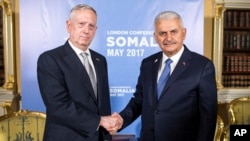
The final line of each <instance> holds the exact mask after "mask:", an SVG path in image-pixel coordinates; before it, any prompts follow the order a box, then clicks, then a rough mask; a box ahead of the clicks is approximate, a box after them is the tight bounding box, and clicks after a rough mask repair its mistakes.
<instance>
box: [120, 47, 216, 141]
mask: <svg viewBox="0 0 250 141" xmlns="http://www.w3.org/2000/svg"><path fill="white" fill-rule="evenodd" d="M184 48H185V49H184V52H183V54H182V56H181V58H180V60H179V62H178V64H177V66H176V67H175V69H174V71H173V72H172V74H171V76H170V78H169V80H168V82H167V83H166V85H165V88H164V90H163V94H162V95H161V97H160V99H159V100H157V96H156V95H157V94H156V91H157V90H156V89H157V86H156V85H157V74H158V69H159V66H160V63H161V60H162V52H159V53H156V54H154V55H151V56H149V57H148V58H145V59H144V60H143V61H142V63H141V68H140V75H139V78H138V83H137V85H136V92H135V93H134V97H132V98H131V100H130V102H129V103H128V105H127V106H126V108H125V109H124V110H123V111H121V112H120V114H121V116H122V117H123V118H124V125H123V128H124V127H126V126H127V125H129V124H130V123H131V122H133V121H134V120H135V119H136V118H137V117H139V116H140V115H141V121H142V127H141V133H140V139H141V141H212V140H213V137H214V132H215V127H216V118H217V90H216V81H215V69H214V65H213V63H212V62H211V61H210V60H209V59H207V58H205V57H203V56H201V55H199V54H197V53H194V52H191V51H189V50H188V49H187V48H186V46H185V47H184Z"/></svg>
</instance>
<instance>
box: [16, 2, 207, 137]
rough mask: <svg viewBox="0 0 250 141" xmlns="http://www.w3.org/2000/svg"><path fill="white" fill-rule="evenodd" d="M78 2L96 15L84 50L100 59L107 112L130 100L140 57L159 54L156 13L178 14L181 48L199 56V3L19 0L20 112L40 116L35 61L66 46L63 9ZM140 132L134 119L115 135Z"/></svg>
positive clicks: (201, 17)
mask: <svg viewBox="0 0 250 141" xmlns="http://www.w3.org/2000/svg"><path fill="white" fill-rule="evenodd" d="M80 3H85V4H88V5H91V6H92V7H94V8H95V9H96V11H97V16H98V22H97V26H98V29H97V32H96V36H95V38H94V40H93V42H92V44H91V46H90V48H91V49H93V50H96V51H97V52H99V53H101V54H102V55H104V56H106V59H107V62H108V73H109V84H110V99H111V107H112V112H120V111H121V110H122V109H123V108H124V107H125V106H126V104H127V103H128V101H129V100H130V98H131V97H132V96H133V93H134V92H135V86H136V83H137V79H138V75H139V69H140V63H141V61H142V59H143V58H145V57H147V56H149V55H151V54H153V53H156V52H158V51H160V48H159V46H158V45H157V44H156V42H155V40H154V36H153V34H154V24H153V22H154V18H155V16H156V15H157V14H158V13H160V12H162V11H166V10H173V11H176V12H178V13H179V14H180V15H181V16H182V18H183V21H184V26H185V27H186V28H187V37H186V40H185V44H186V45H187V47H188V48H189V49H190V50H192V51H194V52H197V53H200V54H203V48H204V45H203V37H204V36H203V34H204V32H203V29H204V12H203V11H204V3H203V0H157V1H153V0H120V1H117V0H99V1H98V0H20V45H21V46H20V53H21V54H20V56H21V58H20V59H21V85H22V86H21V95H22V109H28V110H32V111H42V112H45V106H44V104H43V102H42V99H41V96H40V92H39V87H38V82H37V74H36V68H37V59H38V56H39V55H40V54H41V53H42V52H44V51H46V50H49V49H52V48H55V47H58V46H60V45H62V44H64V43H65V42H66V40H67V39H68V32H67V30H66V20H67V19H68V16H69V11H70V9H71V8H72V7H73V6H75V5H76V4H80ZM72 73H73V72H72ZM140 128H141V124H140V118H138V119H137V120H136V121H135V122H133V123H132V124H131V125H130V126H128V127H127V128H125V129H124V130H122V131H121V132H119V134H135V135H136V136H137V137H138V136H139V132H140Z"/></svg>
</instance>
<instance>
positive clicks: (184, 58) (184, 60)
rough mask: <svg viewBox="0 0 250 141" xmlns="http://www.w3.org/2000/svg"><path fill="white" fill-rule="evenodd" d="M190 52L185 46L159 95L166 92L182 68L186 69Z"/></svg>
mask: <svg viewBox="0 0 250 141" xmlns="http://www.w3.org/2000/svg"><path fill="white" fill-rule="evenodd" d="M190 59H191V54H190V51H189V50H188V49H187V48H186V47H185V49H184V52H183V54H182V55H181V58H180V60H179V62H178V63H177V65H176V67H175V69H174V71H173V72H172V74H171V76H170V77H169V79H168V81H167V83H166V85H165V87H164V89H163V93H162V95H161V97H162V96H163V95H165V94H166V91H167V90H168V88H169V87H170V86H171V85H172V84H173V83H174V81H175V80H176V79H177V78H178V77H179V76H180V75H181V74H182V72H183V71H184V70H186V69H187V68H188V66H189V64H190Z"/></svg>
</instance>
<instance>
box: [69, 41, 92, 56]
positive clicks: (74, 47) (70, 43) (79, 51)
mask: <svg viewBox="0 0 250 141" xmlns="http://www.w3.org/2000/svg"><path fill="white" fill-rule="evenodd" d="M68 42H69V45H70V46H71V48H72V49H73V50H74V51H75V53H76V54H77V55H79V54H81V53H83V52H86V53H88V55H89V56H91V54H90V51H89V48H87V50H85V51H82V50H81V49H79V48H77V47H76V46H74V45H73V43H72V42H71V41H70V40H68Z"/></svg>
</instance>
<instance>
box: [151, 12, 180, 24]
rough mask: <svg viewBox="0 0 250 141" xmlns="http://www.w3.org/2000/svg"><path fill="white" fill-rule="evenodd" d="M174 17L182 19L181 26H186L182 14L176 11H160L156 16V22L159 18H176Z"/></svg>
mask: <svg viewBox="0 0 250 141" xmlns="http://www.w3.org/2000/svg"><path fill="white" fill-rule="evenodd" d="M174 18H177V19H178V20H179V21H180V24H181V27H184V24H183V21H182V18H181V16H180V15H179V14H178V13H176V12H174V11H163V12H161V13H159V14H158V15H157V16H156V17H155V20H154V24H156V22H157V21H158V20H162V19H165V20H171V19H174Z"/></svg>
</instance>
